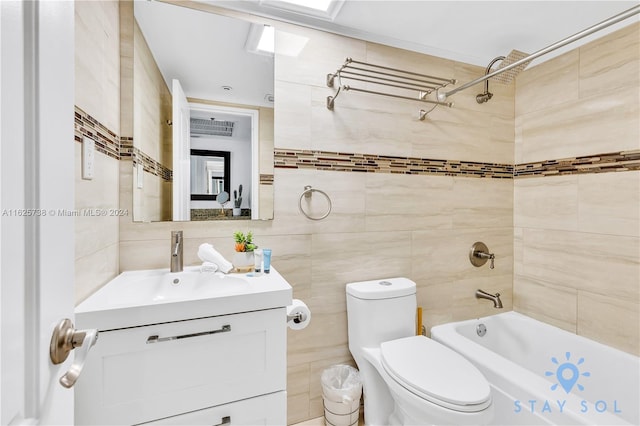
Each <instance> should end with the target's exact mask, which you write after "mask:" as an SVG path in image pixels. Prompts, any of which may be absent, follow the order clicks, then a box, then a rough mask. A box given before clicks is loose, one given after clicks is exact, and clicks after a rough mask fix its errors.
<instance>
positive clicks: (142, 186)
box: [121, 1, 274, 222]
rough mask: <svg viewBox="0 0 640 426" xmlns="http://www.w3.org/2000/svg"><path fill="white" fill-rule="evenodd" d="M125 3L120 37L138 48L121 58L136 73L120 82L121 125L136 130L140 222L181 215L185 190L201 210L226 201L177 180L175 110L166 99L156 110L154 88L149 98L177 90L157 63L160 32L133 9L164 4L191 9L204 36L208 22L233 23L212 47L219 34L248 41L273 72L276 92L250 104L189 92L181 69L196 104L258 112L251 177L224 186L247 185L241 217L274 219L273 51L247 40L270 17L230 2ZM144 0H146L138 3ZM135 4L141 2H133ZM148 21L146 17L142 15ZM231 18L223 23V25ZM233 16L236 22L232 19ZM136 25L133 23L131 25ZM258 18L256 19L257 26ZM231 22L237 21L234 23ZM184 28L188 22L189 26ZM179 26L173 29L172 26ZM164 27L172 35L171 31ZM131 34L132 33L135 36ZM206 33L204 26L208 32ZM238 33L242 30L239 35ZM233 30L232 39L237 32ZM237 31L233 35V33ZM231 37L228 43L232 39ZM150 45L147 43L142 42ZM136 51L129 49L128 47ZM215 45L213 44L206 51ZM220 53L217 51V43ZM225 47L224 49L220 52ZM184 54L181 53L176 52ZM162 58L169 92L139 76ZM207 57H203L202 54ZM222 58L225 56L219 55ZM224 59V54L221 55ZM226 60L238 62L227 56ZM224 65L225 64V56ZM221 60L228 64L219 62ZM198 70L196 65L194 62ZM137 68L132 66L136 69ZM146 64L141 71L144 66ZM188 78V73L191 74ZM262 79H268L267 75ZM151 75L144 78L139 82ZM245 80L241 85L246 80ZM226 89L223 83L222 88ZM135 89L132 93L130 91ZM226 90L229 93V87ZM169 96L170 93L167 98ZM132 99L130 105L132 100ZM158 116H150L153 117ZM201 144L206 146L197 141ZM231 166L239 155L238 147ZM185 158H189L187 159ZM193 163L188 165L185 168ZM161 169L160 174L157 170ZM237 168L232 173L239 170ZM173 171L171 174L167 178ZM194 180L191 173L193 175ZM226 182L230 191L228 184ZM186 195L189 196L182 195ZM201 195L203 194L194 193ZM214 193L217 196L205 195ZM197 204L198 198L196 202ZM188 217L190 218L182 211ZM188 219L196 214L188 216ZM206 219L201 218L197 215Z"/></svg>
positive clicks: (135, 206) (136, 216)
mask: <svg viewBox="0 0 640 426" xmlns="http://www.w3.org/2000/svg"><path fill="white" fill-rule="evenodd" d="M123 3H125V5H124V7H123V6H121V27H122V28H123V29H122V30H121V40H122V43H124V45H125V46H126V44H127V43H129V44H130V45H131V46H133V51H132V52H131V56H132V58H131V57H126V53H125V54H124V55H123V56H122V58H121V69H122V70H123V75H126V72H127V70H129V71H128V72H129V73H130V74H131V73H132V78H131V80H132V81H131V83H130V84H129V83H127V84H122V90H123V93H122V96H121V99H122V102H123V105H122V108H121V126H122V129H123V130H124V132H123V134H126V130H127V128H128V127H130V128H131V134H132V135H133V138H132V139H133V143H132V145H133V146H132V148H131V149H132V159H133V167H134V168H133V179H132V181H133V195H132V211H133V221H134V222H155V221H170V220H172V219H173V218H174V217H178V216H177V215H175V207H174V206H173V204H174V202H175V201H174V200H175V198H176V196H179V197H180V199H182V200H185V199H186V200H187V202H189V203H190V204H189V206H188V207H183V208H186V209H188V210H189V211H190V210H191V209H194V208H195V209H199V211H201V210H202V209H203V203H204V202H205V201H208V202H210V203H211V204H210V207H206V209H211V210H212V211H213V210H217V209H220V208H221V207H223V206H221V205H220V204H219V203H217V202H216V201H215V200H210V199H208V200H193V201H192V198H191V191H190V190H187V191H184V190H183V189H180V188H178V189H176V185H175V181H176V176H177V174H179V173H180V170H183V169H181V168H178V169H177V168H176V167H175V157H176V154H175V150H174V147H173V143H172V142H173V136H172V133H173V130H174V129H175V127H176V120H175V116H174V115H173V114H172V113H171V111H170V109H169V107H168V106H166V105H164V106H163V105H160V106H158V107H154V109H152V108H151V107H150V103H149V102H147V98H148V96H149V91H151V92H153V93H152V95H151V96H154V97H156V98H158V99H160V103H163V102H164V101H166V98H167V97H168V98H169V99H172V98H173V97H174V96H173V95H174V93H173V90H169V88H171V89H173V87H171V80H169V82H168V83H167V79H169V77H167V76H166V75H165V74H166V73H163V72H162V71H161V68H162V66H161V65H160V64H158V62H161V59H160V58H161V56H162V55H161V54H155V53H154V47H153V43H154V37H153V36H150V35H147V34H145V33H144V32H143V27H144V24H141V23H140V22H138V19H139V17H136V15H135V10H134V9H135V8H138V7H139V6H142V7H161V8H164V9H168V10H169V13H168V14H169V16H170V17H171V19H174V18H175V16H176V14H182V13H186V14H190V15H191V16H192V17H194V19H193V20H192V21H190V23H189V25H188V26H192V27H194V31H195V32H196V33H197V34H198V35H200V36H202V34H203V28H232V29H230V30H229V32H228V34H229V35H228V36H225V37H217V38H216V39H215V40H213V41H211V40H208V41H207V42H208V44H209V46H210V47H211V46H213V47H216V48H217V46H218V45H219V44H220V40H225V44H229V45H231V44H234V45H235V46H236V47H237V46H239V45H242V48H243V50H244V52H243V54H245V55H253V56H254V57H256V59H257V60H258V61H260V62H262V63H265V62H267V63H269V64H270V65H269V67H270V71H268V73H270V76H269V78H270V83H271V87H270V89H269V91H268V94H269V95H270V96H266V95H267V94H265V93H260V98H262V100H263V102H262V103H259V102H251V101H247V98H246V97H244V98H242V97H239V98H238V99H236V98H233V97H231V96H220V97H217V98H216V96H208V95H202V94H201V92H198V91H190V90H191V87H192V85H191V83H190V82H189V80H188V79H186V80H185V81H183V80H182V79H181V78H180V77H181V76H180V75H176V76H175V77H178V78H179V79H180V80H181V83H183V86H184V89H185V95H186V98H187V100H188V102H189V103H190V104H193V105H198V104H207V105H208V106H209V107H210V108H211V109H215V108H216V107H217V108H220V109H224V108H230V109H233V108H236V109H239V110H242V109H244V110H253V112H254V113H255V116H256V117H259V118H256V120H255V122H254V123H253V124H252V132H253V131H255V134H256V135H257V136H256V138H257V142H255V141H252V148H251V149H252V152H251V161H250V163H251V166H250V167H251V178H250V179H245V181H238V180H236V181H235V182H234V180H233V178H232V180H231V181H230V182H229V185H228V187H227V186H225V191H227V192H229V193H231V194H232V193H233V190H234V189H235V188H237V187H239V185H240V184H242V185H243V188H244V192H243V199H244V200H245V201H243V209H244V208H245V207H246V208H247V210H250V216H248V215H244V212H243V216H242V219H248V218H249V217H250V218H251V219H252V220H270V219H273V115H274V111H273V110H274V103H273V91H274V76H273V73H274V55H271V56H268V55H264V54H261V55H259V54H256V53H255V52H253V53H252V52H250V51H249V50H247V49H246V48H245V47H244V46H245V44H246V43H247V39H248V37H249V34H250V33H253V34H255V28H256V27H260V26H264V25H267V24H269V22H268V20H265V19H262V18H258V17H255V16H252V15H248V14H244V13H238V12H234V11H231V10H227V9H224V8H220V7H216V6H212V5H207V4H202V3H193V2H170V1H168V2H123ZM138 3H140V4H138ZM134 4H135V6H134ZM161 15H162V13H160V14H158V13H155V12H154V14H153V19H160V17H161ZM143 19H144V18H143ZM222 21H225V23H221V22H222ZM231 21H233V23H231ZM129 24H131V27H128V26H129ZM256 24H258V25H256ZM229 25H232V27H228V26H229ZM183 29H184V31H180V32H181V33H185V32H186V30H187V29H188V28H183ZM174 30H175V28H174ZM164 31H165V32H168V33H171V36H173V35H174V32H173V31H167V29H166V27H165V30H164ZM129 33H130V34H129ZM205 33H206V31H205ZM238 34H241V35H240V36H239V38H238ZM232 36H233V37H232ZM234 37H235V38H234ZM227 41H228V43H226V42H227ZM144 45H146V46H144ZM140 49H146V50H147V51H146V52H145V54H143V56H144V55H146V57H147V62H145V60H144V59H141V58H140V52H141V50H140ZM129 50H130V48H129ZM208 50H210V49H208ZM214 51H215V49H214ZM217 53H220V52H217ZM178 54H179V52H177V53H176V55H178ZM149 56H151V58H152V59H153V60H154V62H156V64H155V66H156V68H157V71H156V72H157V73H158V75H160V77H159V78H158V76H157V75H156V83H157V82H158V80H160V82H164V83H165V84H164V85H165V86H167V87H166V89H164V93H158V92H161V91H159V89H157V87H156V86H157V85H156V84H149V79H148V76H144V78H142V77H143V76H141V75H139V74H141V73H142V74H144V73H146V74H149V73H150V72H152V71H149V69H151V68H153V66H152V65H150V64H149V63H148V57H149ZM201 56H205V55H201ZM221 57H222V58H226V59H228V58H227V57H225V56H224V55H221ZM221 60H222V59H221ZM224 62H225V63H229V62H232V61H228V60H224ZM221 64H222V62H221ZM220 66H222V65H220ZM194 67H195V68H198V67H197V66H196V65H194V66H191V68H194ZM254 69H260V70H263V69H264V67H261V68H260V67H247V66H243V67H242V68H241V69H236V70H235V71H234V72H233V74H235V75H243V74H247V72H248V71H247V70H254ZM131 70H133V71H131ZM141 70H142V71H141ZM185 78H186V77H185ZM245 78H248V79H253V80H256V79H257V78H256V77H252V76H251V75H247V76H245ZM261 78H262V77H261ZM144 79H146V82H142V83H141V80H144ZM204 80H205V81H207V80H208V84H209V85H210V87H211V88H212V90H215V89H219V88H220V87H222V86H223V85H224V83H222V82H220V81H215V80H214V79H213V77H210V76H209V75H207V76H206V78H205V79H204ZM240 86H241V85H240ZM223 90H224V89H223ZM127 91H129V93H126V92H127ZM224 95H228V93H225V94H224ZM163 98H164V99H163ZM129 101H131V104H128V102H129ZM149 117H152V119H149ZM150 139H152V140H154V141H155V140H157V141H158V143H156V144H155V145H153V144H151V143H149V140H150ZM196 147H197V149H203V146H202V145H196ZM185 149H186V154H185V157H188V156H189V153H190V149H191V147H186V148H185ZM206 149H207V150H212V151H224V150H227V149H225V148H217V147H215V146H214V145H212V146H211V147H206ZM231 156H232V158H231V160H230V164H231V165H232V167H233V164H234V159H233V153H232V154H231ZM183 163H184V161H183ZM186 168H187V169H188V168H189V166H186ZM157 170H159V172H157V173H155V174H152V172H155V171H157ZM233 175H234V173H233V171H232V172H231V176H233ZM167 176H168V177H169V178H168V179H167ZM188 180H190V179H188ZM227 188H228V189H227ZM184 193H186V196H185V195H184ZM196 198H197V197H196ZM207 198H211V197H207ZM191 203H196V204H195V205H194V204H191ZM183 217H184V216H183ZM186 217H187V219H186V220H189V218H190V215H187V216H186ZM219 218H220V215H219V214H212V215H211V217H210V218H208V219H207V220H217V219H219ZM198 220H202V219H198Z"/></svg>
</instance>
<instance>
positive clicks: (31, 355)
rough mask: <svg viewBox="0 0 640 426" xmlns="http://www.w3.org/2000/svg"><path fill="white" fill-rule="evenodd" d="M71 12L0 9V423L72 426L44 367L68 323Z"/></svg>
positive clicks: (51, 6) (69, 395) (55, 375)
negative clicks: (62, 324)
mask: <svg viewBox="0 0 640 426" xmlns="http://www.w3.org/2000/svg"><path fill="white" fill-rule="evenodd" d="M73 28H74V9H73V2H68V1H29V2H21V1H0V43H1V46H2V48H1V50H2V55H1V56H2V58H1V59H0V77H1V81H2V84H1V85H0V97H1V99H2V103H1V109H0V112H1V114H0V127H1V139H0V187H1V193H0V195H1V197H0V198H1V207H0V209H1V213H2V215H1V216H0V240H1V245H0V280H1V282H0V284H1V285H0V316H1V321H0V376H1V386H0V423H2V424H25V423H27V422H28V423H34V422H37V423H39V424H59V425H64V424H73V389H66V388H63V387H62V386H61V385H60V384H59V383H58V379H59V378H60V376H62V374H63V373H64V372H65V371H66V370H67V369H68V368H69V365H70V362H71V361H72V359H73V355H71V356H69V357H68V359H67V361H66V362H64V363H63V364H60V365H54V364H53V363H52V362H51V361H50V358H49V343H50V339H51V333H52V331H53V329H54V327H55V326H56V325H57V324H58V322H59V321H60V320H61V319H63V318H70V319H73V305H74V296H73V277H74V226H73V217H69V216H64V215H60V214H59V213H58V212H59V209H67V210H68V211H72V210H73V208H74V200H73V193H74V146H73V144H74V141H73V137H74V136H73V120H74V118H73V117H74V116H73V93H74V80H73V72H74V65H73V64H74V57H73V53H74V51H73V46H74V36H73Z"/></svg>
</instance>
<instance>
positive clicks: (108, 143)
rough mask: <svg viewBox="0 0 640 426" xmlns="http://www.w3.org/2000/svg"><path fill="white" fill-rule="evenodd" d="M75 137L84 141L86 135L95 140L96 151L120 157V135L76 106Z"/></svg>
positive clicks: (76, 139)
mask: <svg viewBox="0 0 640 426" xmlns="http://www.w3.org/2000/svg"><path fill="white" fill-rule="evenodd" d="M74 123H75V124H74V139H75V141H76V142H80V143H82V138H83V137H84V136H87V137H90V138H91V139H93V140H94V141H95V147H96V151H98V152H100V153H102V154H105V155H107V156H109V157H111V158H113V159H116V160H119V159H120V140H119V138H118V135H116V134H115V133H114V132H112V131H111V130H109V129H108V128H107V127H106V126H105V125H104V124H102V123H100V122H99V121H98V120H96V119H95V118H93V117H92V116H90V115H89V114H87V113H86V112H84V111H83V110H82V109H81V108H78V107H77V106H76V107H75V112H74Z"/></svg>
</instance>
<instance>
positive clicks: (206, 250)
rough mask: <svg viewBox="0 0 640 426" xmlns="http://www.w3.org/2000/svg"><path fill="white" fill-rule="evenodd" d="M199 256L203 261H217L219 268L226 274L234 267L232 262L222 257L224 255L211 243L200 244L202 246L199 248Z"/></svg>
mask: <svg viewBox="0 0 640 426" xmlns="http://www.w3.org/2000/svg"><path fill="white" fill-rule="evenodd" d="M198 257H199V258H200V260H202V261H203V262H211V263H215V264H216V265H218V270H219V271H221V272H224V273H225V274H227V273H229V271H231V270H232V269H233V265H232V264H231V262H229V261H228V260H227V259H225V258H224V257H222V255H221V254H220V253H219V252H218V251H217V250H216V249H214V248H213V246H212V245H211V244H208V243H204V244H200V247H199V248H198Z"/></svg>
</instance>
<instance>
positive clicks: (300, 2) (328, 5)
mask: <svg viewBox="0 0 640 426" xmlns="http://www.w3.org/2000/svg"><path fill="white" fill-rule="evenodd" d="M343 4H344V0H260V5H262V6H266V7H271V8H275V9H280V10H282V11H287V12H293V13H296V14H298V15H305V16H310V17H314V18H321V19H325V20H329V21H333V20H334V19H335V17H336V16H337V15H338V12H339V11H340V8H341V7H342V5H343Z"/></svg>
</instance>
